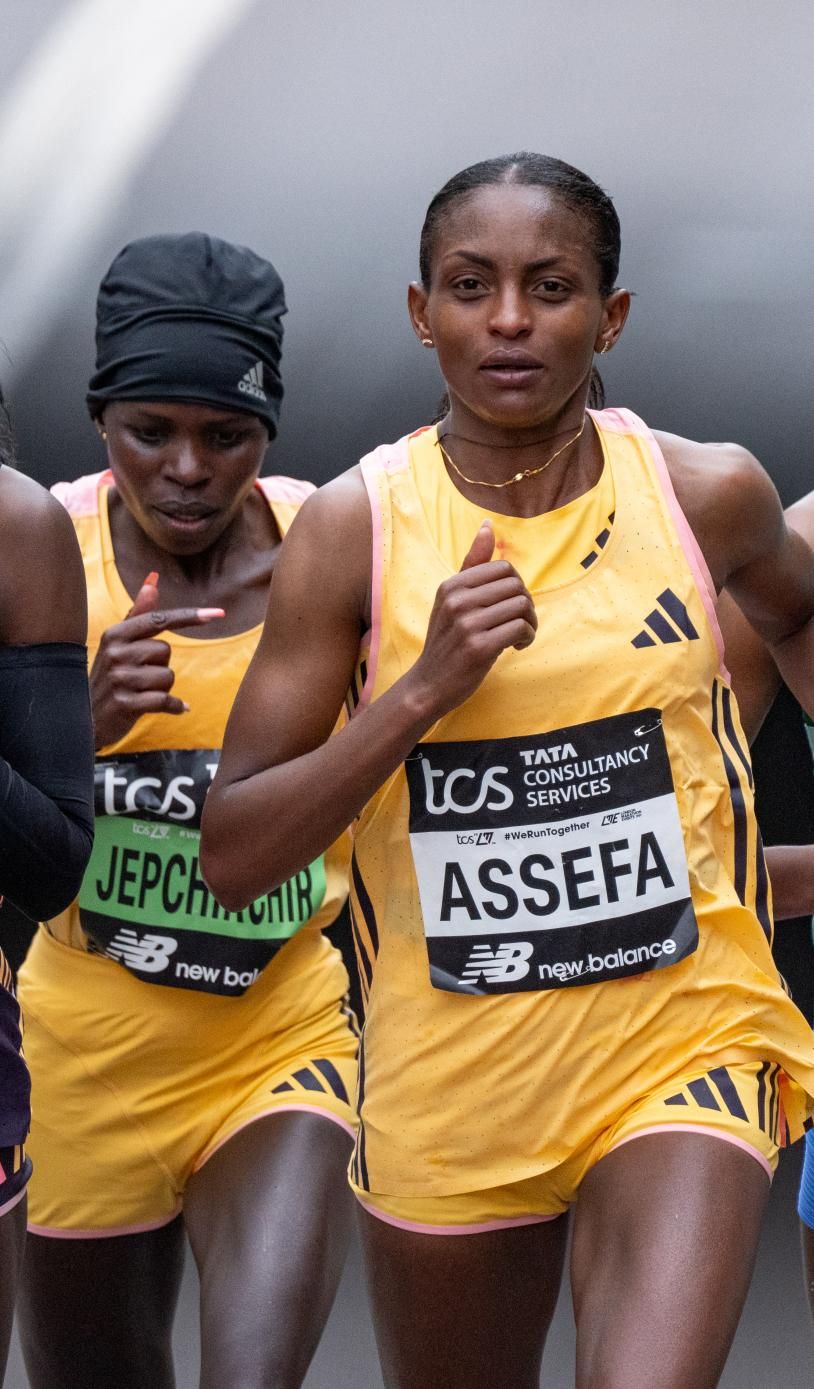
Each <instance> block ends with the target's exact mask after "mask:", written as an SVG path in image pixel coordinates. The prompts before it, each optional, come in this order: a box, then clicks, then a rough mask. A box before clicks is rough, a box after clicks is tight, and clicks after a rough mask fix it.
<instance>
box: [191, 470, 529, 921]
mask: <svg viewBox="0 0 814 1389" xmlns="http://www.w3.org/2000/svg"><path fill="white" fill-rule="evenodd" d="M493 546H494V537H493V535H492V532H491V531H490V530H489V529H481V530H480V531H479V532H478V535H477V536H476V537H475V540H474V542H473V545H472V548H471V550H470V552H469V555H468V556H466V558H465V559H464V564H463V567H462V570H461V572H460V573H459V574H457V575H455V576H453V577H452V578H451V579H449V580H447V581H446V582H445V583H444V584H442V585H441V588H440V589H439V591H438V595H437V597H436V602H435V606H434V608H433V611H432V614H431V617H430V621H429V627H428V632H427V640H426V644H425V647H424V651H423V653H422V656H421V657H419V660H418V661H417V662H416V664H415V665H414V666H413V667H412V668H411V670H409V671H408V672H407V673H406V674H405V675H404V676H402V678H401V679H400V680H399V681H397V682H396V684H395V685H394V686H393V687H392V689H390V690H389V691H387V692H386V693H385V694H384V695H383V696H382V697H381V698H380V699H377V700H375V701H374V702H373V704H372V705H371V706H370V707H369V708H367V709H366V710H365V711H364V712H362V713H360V714H359V715H358V716H357V717H356V718H354V719H352V720H351V722H350V723H349V724H348V725H347V726H346V727H345V728H343V729H342V730H341V731H340V732H339V733H338V734H337V735H336V736H335V737H333V738H332V737H331V736H330V735H331V731H332V729H333V727H334V725H335V722H336V719H337V715H338V713H339V710H340V708H341V706H342V702H343V700H344V697H345V693H346V691H347V689H348V686H349V684H350V679H351V676H352V674H353V671H354V668H355V665H356V660H357V656H358V650H359V640H360V635H361V632H362V630H363V627H364V626H365V625H366V608H367V603H368V600H367V594H368V590H369V585H370V548H371V545H370V510H369V505H368V501H367V496H366V493H365V491H364V486H363V483H362V481H361V477H360V476H359V475H358V474H357V473H355V472H354V473H350V474H346V475H345V476H344V477H342V478H338V479H337V480H336V482H334V483H331V484H329V486H328V487H326V488H323V490H322V491H321V492H319V493H317V494H316V495H315V496H313V497H312V498H310V499H309V501H308V502H307V503H306V505H305V506H304V507H303V509H302V511H301V512H300V514H299V516H298V517H297V520H296V522H295V523H294V526H293V527H292V529H291V531H290V533H289V535H288V536H287V537H286V541H285V544H284V545H283V548H282V552H281V555H280V559H279V561H278V564H277V567H276V569H275V572H274V578H273V580H272V586H271V593H270V599H269V611H268V616H267V619H266V625H265V629H264V633H263V636H262V638H261V641H260V645H259V647H258V649H257V652H256V655H255V657H254V660H253V662H252V664H251V666H250V668H249V670H248V672H247V674H246V678H245V680H244V682H243V685H242V686H241V689H240V692H239V694H238V698H237V700H236V702H235V705H234V708H233V710H232V714H231V717H230V719H229V724H228V727H227V730H226V737H225V740H224V748H223V755H222V758H221V763H220V768H219V770H218V773H217V776H216V778H215V781H214V783H213V786H212V788H211V790H210V793H209V796H208V797H207V802H206V806H205V809H204V816H203V823H202V831H203V833H202V842H201V864H202V868H203V871H204V874H205V875H206V878H207V880H208V882H209V883H210V886H211V887H212V890H213V891H214V893H215V895H216V896H217V897H218V899H219V900H220V901H222V902H223V903H224V905H225V906H226V907H227V908H229V909H232V910H235V909H237V908H239V907H241V906H243V905H245V904H246V903H247V902H249V901H251V900H252V899H254V898H255V897H257V896H259V895H260V894H261V893H263V892H267V891H269V890H270V889H271V888H272V887H274V886H275V885H276V884H278V883H280V882H282V881H284V880H285V879H286V878H288V877H290V876H291V874H292V873H294V872H296V871H297V869H299V868H301V867H302V865H303V864H304V863H307V862H309V861H310V860H311V859H313V858H314V857H315V856H316V855H317V854H318V853H320V852H322V851H323V850H324V849H325V848H326V847H327V845H328V844H330V843H331V842H332V841H333V840H334V839H336V838H337V836H338V835H339V834H340V833H341V832H342V831H343V830H344V829H346V827H347V826H348V825H349V824H350V822H351V821H352V820H353V819H354V818H355V817H356V816H357V815H358V814H359V812H360V811H361V810H362V808H363V806H364V805H365V803H366V802H367V801H368V800H369V799H370V797H371V796H372V795H373V793H374V792H375V791H377V790H378V788H379V787H380V786H381V785H382V784H383V782H385V781H386V780H387V778H388V777H389V776H390V775H391V774H392V773H393V772H394V771H395V770H396V769H397V768H398V766H399V765H400V764H401V763H402V762H403V760H404V758H405V757H406V756H407V754H408V753H409V752H410V751H411V750H412V748H413V747H414V746H415V744H416V742H417V741H418V740H419V739H420V738H421V737H422V736H423V734H424V733H426V732H427V730H428V729H429V728H430V727H432V725H433V724H434V723H435V722H436V721H437V720H438V719H439V718H440V717H441V716H442V715H443V714H444V713H446V712H448V710H449V709H452V708H454V707H456V706H457V705H458V704H460V703H462V702H463V701H464V700H465V699H466V698H468V696H469V695H470V694H471V693H472V692H473V691H474V690H475V689H476V688H477V686H478V685H479V684H480V682H481V680H482V679H483V677H484V675H485V674H486V672H487V670H488V669H489V667H490V666H491V665H492V664H493V662H494V661H495V660H496V659H497V657H498V655H499V654H500V652H501V651H502V650H504V649H505V648H506V647H507V646H511V645H525V644H527V643H528V642H530V641H531V640H533V636H534V631H535V628H536V617H535V615H534V608H533V604H532V602H531V599H530V597H529V595H528V593H527V591H526V589H525V588H524V586H523V584H522V582H521V580H520V579H519V577H518V575H517V574H516V572H515V571H514V569H513V568H512V567H511V565H509V564H507V563H506V562H505V561H494V562H490V561H491V554H492V549H493Z"/></svg>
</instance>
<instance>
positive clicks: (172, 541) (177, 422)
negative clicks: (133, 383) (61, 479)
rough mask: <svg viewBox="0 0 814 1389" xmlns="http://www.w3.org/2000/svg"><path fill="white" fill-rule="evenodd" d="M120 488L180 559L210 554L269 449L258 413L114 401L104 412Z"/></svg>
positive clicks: (148, 530)
mask: <svg viewBox="0 0 814 1389" xmlns="http://www.w3.org/2000/svg"><path fill="white" fill-rule="evenodd" d="M104 426H105V430H106V431H107V445H108V456H109V459H110V467H111V469H112V472H113V477H114V479H115V483H116V489H117V491H118V493H119V495H120V497H121V499H122V501H123V502H124V504H125V506H126V507H127V510H128V511H129V512H130V514H131V515H132V516H133V518H134V520H135V521H136V522H137V523H138V525H139V526H140V527H141V529H142V530H143V531H144V532H145V534H146V535H148V536H149V537H150V539H151V540H152V541H153V542H154V543H155V544H156V545H159V546H160V547H161V549H162V550H166V551H168V553H169V554H173V555H195V554H200V553H202V551H204V550H207V549H208V548H209V546H210V545H212V544H214V542H215V541H216V540H217V539H218V538H219V536H221V535H222V534H223V532H224V531H225V530H226V528H227V526H229V524H230V523H231V522H232V521H233V520H234V519H235V517H236V516H237V515H238V513H239V511H240V510H241V507H242V506H243V504H244V503H245V501H246V499H247V498H248V497H249V496H250V495H251V493H252V490H253V487H254V483H255V479H256V478H257V475H258V473H259V471H260V465H261V464H262V462H263V457H264V454H265V452H266V448H267V447H268V442H269V436H268V430H267V429H266V427H265V425H264V424H263V423H262V421H261V420H259V419H258V418H257V416H256V415H242V414H239V413H237V412H234V411H226V410H214V409H212V408H211V407H210V406H208V405H192V404H189V405H187V404H178V403H176V402H171V401H160V402H158V401H156V402H147V401H122V400H120V401H115V402H114V403H113V404H112V405H109V406H107V408H106V409H105V414H104Z"/></svg>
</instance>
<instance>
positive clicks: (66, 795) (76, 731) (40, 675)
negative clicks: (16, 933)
mask: <svg viewBox="0 0 814 1389" xmlns="http://www.w3.org/2000/svg"><path fill="white" fill-rule="evenodd" d="M92 847H93V730H92V721H91V711H90V695H89V691H88V673H87V653H86V650H85V647H84V646H78V645H75V644H73V643H68V642H49V643H47V644H43V645H39V646H2V647H0V893H2V895H3V896H5V897H8V899H9V901H10V902H12V903H13V904H14V906H15V907H17V908H18V909H19V910H20V911H22V912H25V914H26V916H30V917H33V918H34V919H35V920H43V919H47V918H48V917H51V916H55V915H56V914H57V913H58V912H61V911H64V910H65V908H66V907H67V906H68V905H69V904H70V903H71V902H72V901H73V899H74V897H75V896H76V894H77V892H78V891H79V884H80V883H81V881H82V874H83V873H84V871H85V867H86V865H87V862H88V858H89V857H90V851H91V848H92Z"/></svg>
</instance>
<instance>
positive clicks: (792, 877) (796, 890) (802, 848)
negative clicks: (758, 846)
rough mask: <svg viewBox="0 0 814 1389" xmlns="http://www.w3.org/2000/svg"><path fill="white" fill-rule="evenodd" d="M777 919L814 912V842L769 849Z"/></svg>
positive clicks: (769, 864)
mask: <svg viewBox="0 0 814 1389" xmlns="http://www.w3.org/2000/svg"><path fill="white" fill-rule="evenodd" d="M766 866H767V868H768V870H769V877H770V879H771V884H772V902H773V906H774V917H775V920H776V921H783V920H786V919H788V918H789V917H793V916H811V915H814V844H775V845H772V846H770V847H768V848H767V849H766Z"/></svg>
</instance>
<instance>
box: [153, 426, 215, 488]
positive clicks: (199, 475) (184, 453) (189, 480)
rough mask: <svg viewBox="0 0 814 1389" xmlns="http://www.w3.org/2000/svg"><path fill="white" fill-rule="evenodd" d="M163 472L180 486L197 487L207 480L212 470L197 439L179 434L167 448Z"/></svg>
mask: <svg viewBox="0 0 814 1389" xmlns="http://www.w3.org/2000/svg"><path fill="white" fill-rule="evenodd" d="M164 473H165V475H166V476H167V477H170V478H172V480H173V482H177V483H178V484H179V485H180V486H181V487H198V486H200V485H201V484H202V483H204V482H208V481H209V478H210V477H211V475H212V470H211V468H210V467H209V466H208V464H207V461H206V455H205V451H204V449H203V448H201V446H200V444H199V443H198V441H197V440H195V439H193V438H191V437H190V436H188V435H181V436H179V437H178V438H176V439H174V440H173V442H172V447H171V448H169V449H167V453H166V457H165V460H164Z"/></svg>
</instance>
